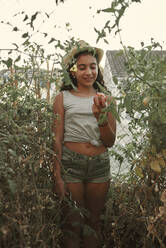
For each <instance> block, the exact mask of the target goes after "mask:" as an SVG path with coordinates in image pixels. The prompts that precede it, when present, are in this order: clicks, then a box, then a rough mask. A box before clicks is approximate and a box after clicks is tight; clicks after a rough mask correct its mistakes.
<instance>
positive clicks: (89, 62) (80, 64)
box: [73, 54, 98, 87]
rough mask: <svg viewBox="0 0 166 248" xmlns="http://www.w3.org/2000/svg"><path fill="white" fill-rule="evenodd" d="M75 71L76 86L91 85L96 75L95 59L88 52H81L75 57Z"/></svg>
mask: <svg viewBox="0 0 166 248" xmlns="http://www.w3.org/2000/svg"><path fill="white" fill-rule="evenodd" d="M76 66H77V67H76V71H75V72H73V74H74V76H75V77H76V80H77V86H78V87H80V86H81V87H92V86H93V84H94V82H95V81H96V78H97V75H98V65H97V60H96V58H95V57H94V56H92V55H90V54H81V55H80V56H78V58H77V62H76Z"/></svg>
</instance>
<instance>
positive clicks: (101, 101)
mask: <svg viewBox="0 0 166 248" xmlns="http://www.w3.org/2000/svg"><path fill="white" fill-rule="evenodd" d="M93 101H94V103H93V106H92V111H93V114H94V116H95V117H96V119H97V120H98V119H99V116H100V114H101V113H102V110H103V108H105V107H106V106H107V97H106V96H105V95H104V94H103V93H97V94H96V96H95V97H94V98H93Z"/></svg>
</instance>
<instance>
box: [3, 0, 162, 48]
mask: <svg viewBox="0 0 166 248" xmlns="http://www.w3.org/2000/svg"><path fill="white" fill-rule="evenodd" d="M110 3H111V1H106V0H102V1H101V0H84V1H83V0H66V1H65V3H64V4H63V3H60V4H59V5H58V6H56V4H55V0H0V6H1V7H0V21H2V20H4V21H9V22H11V23H13V24H14V25H15V26H20V25H21V23H22V22H21V21H20V20H23V16H22V18H21V16H17V17H15V18H14V17H13V15H14V14H16V13H18V12H21V11H25V12H26V13H27V14H29V15H32V14H34V13H35V12H36V11H45V12H47V13H51V12H52V15H51V17H50V18H49V19H48V20H47V22H46V23H42V22H40V21H36V24H37V25H38V26H39V27H40V30H41V31H42V32H44V31H47V32H48V33H49V35H50V36H51V37H55V38H56V39H60V40H61V41H64V40H67V39H68V37H72V36H74V37H75V38H79V39H83V40H86V41H87V42H88V43H90V44H92V45H96V44H95V43H96V39H97V34H96V32H95V31H94V26H95V27H96V28H97V29H101V28H102V27H103V26H104V24H105V22H106V21H107V20H109V19H110V18H112V17H111V15H110V14H108V13H101V14H96V11H97V10H98V9H103V8H106V7H110ZM165 13H166V0H142V3H134V4H132V5H131V6H130V7H129V9H128V10H127V11H126V13H125V15H124V17H122V19H121V23H120V26H121V28H122V32H121V35H122V40H123V42H124V44H125V45H126V46H133V47H135V48H137V49H139V48H140V47H141V46H140V43H141V42H142V41H143V42H144V43H145V44H147V45H149V44H150V40H151V38H154V39H155V40H156V41H159V42H160V43H161V44H162V45H163V48H164V47H165V41H166V32H165V24H166V14H165ZM43 16H44V15H43ZM41 21H42V18H41ZM66 23H70V29H71V30H70V31H67V30H66V28H65V26H66ZM54 25H56V28H53V27H54ZM21 27H22V29H23V30H24V29H25V28H27V27H25V26H21ZM11 30H12V29H11V28H10V27H9V26H7V25H3V24H0V31H1V39H0V49H2V48H11V47H12V45H11V43H18V42H21V41H22V40H21V38H20V36H19V34H18V33H16V32H11ZM25 30H26V29H25ZM107 39H108V41H109V45H107V44H105V43H104V42H103V41H100V42H99V43H98V44H97V46H98V47H101V48H103V49H104V50H105V51H106V50H111V49H112V50H113V49H120V48H122V47H121V44H120V42H119V38H118V37H114V34H112V35H111V36H110V35H109V36H108V37H107ZM36 40H38V41H40V38H38V36H37V35H36Z"/></svg>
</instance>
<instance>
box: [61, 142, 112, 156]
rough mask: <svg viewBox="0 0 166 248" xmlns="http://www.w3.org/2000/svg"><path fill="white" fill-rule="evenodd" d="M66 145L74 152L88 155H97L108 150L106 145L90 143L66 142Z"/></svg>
mask: <svg viewBox="0 0 166 248" xmlns="http://www.w3.org/2000/svg"><path fill="white" fill-rule="evenodd" d="M64 146H65V147H67V148H68V149H70V150H71V151H73V152H77V153H80V154H83V155H87V156H95V155H99V154H101V153H103V152H105V151H107V148H106V147H105V146H104V145H101V146H94V145H92V144H90V143H77V142H65V143H64Z"/></svg>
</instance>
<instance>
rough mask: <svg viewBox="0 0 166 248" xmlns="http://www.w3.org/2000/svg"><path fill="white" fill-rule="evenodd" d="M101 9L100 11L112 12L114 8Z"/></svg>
mask: <svg viewBox="0 0 166 248" xmlns="http://www.w3.org/2000/svg"><path fill="white" fill-rule="evenodd" d="M101 11H102V12H107V13H110V12H112V13H114V12H115V9H114V8H107V9H102V10H101Z"/></svg>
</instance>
